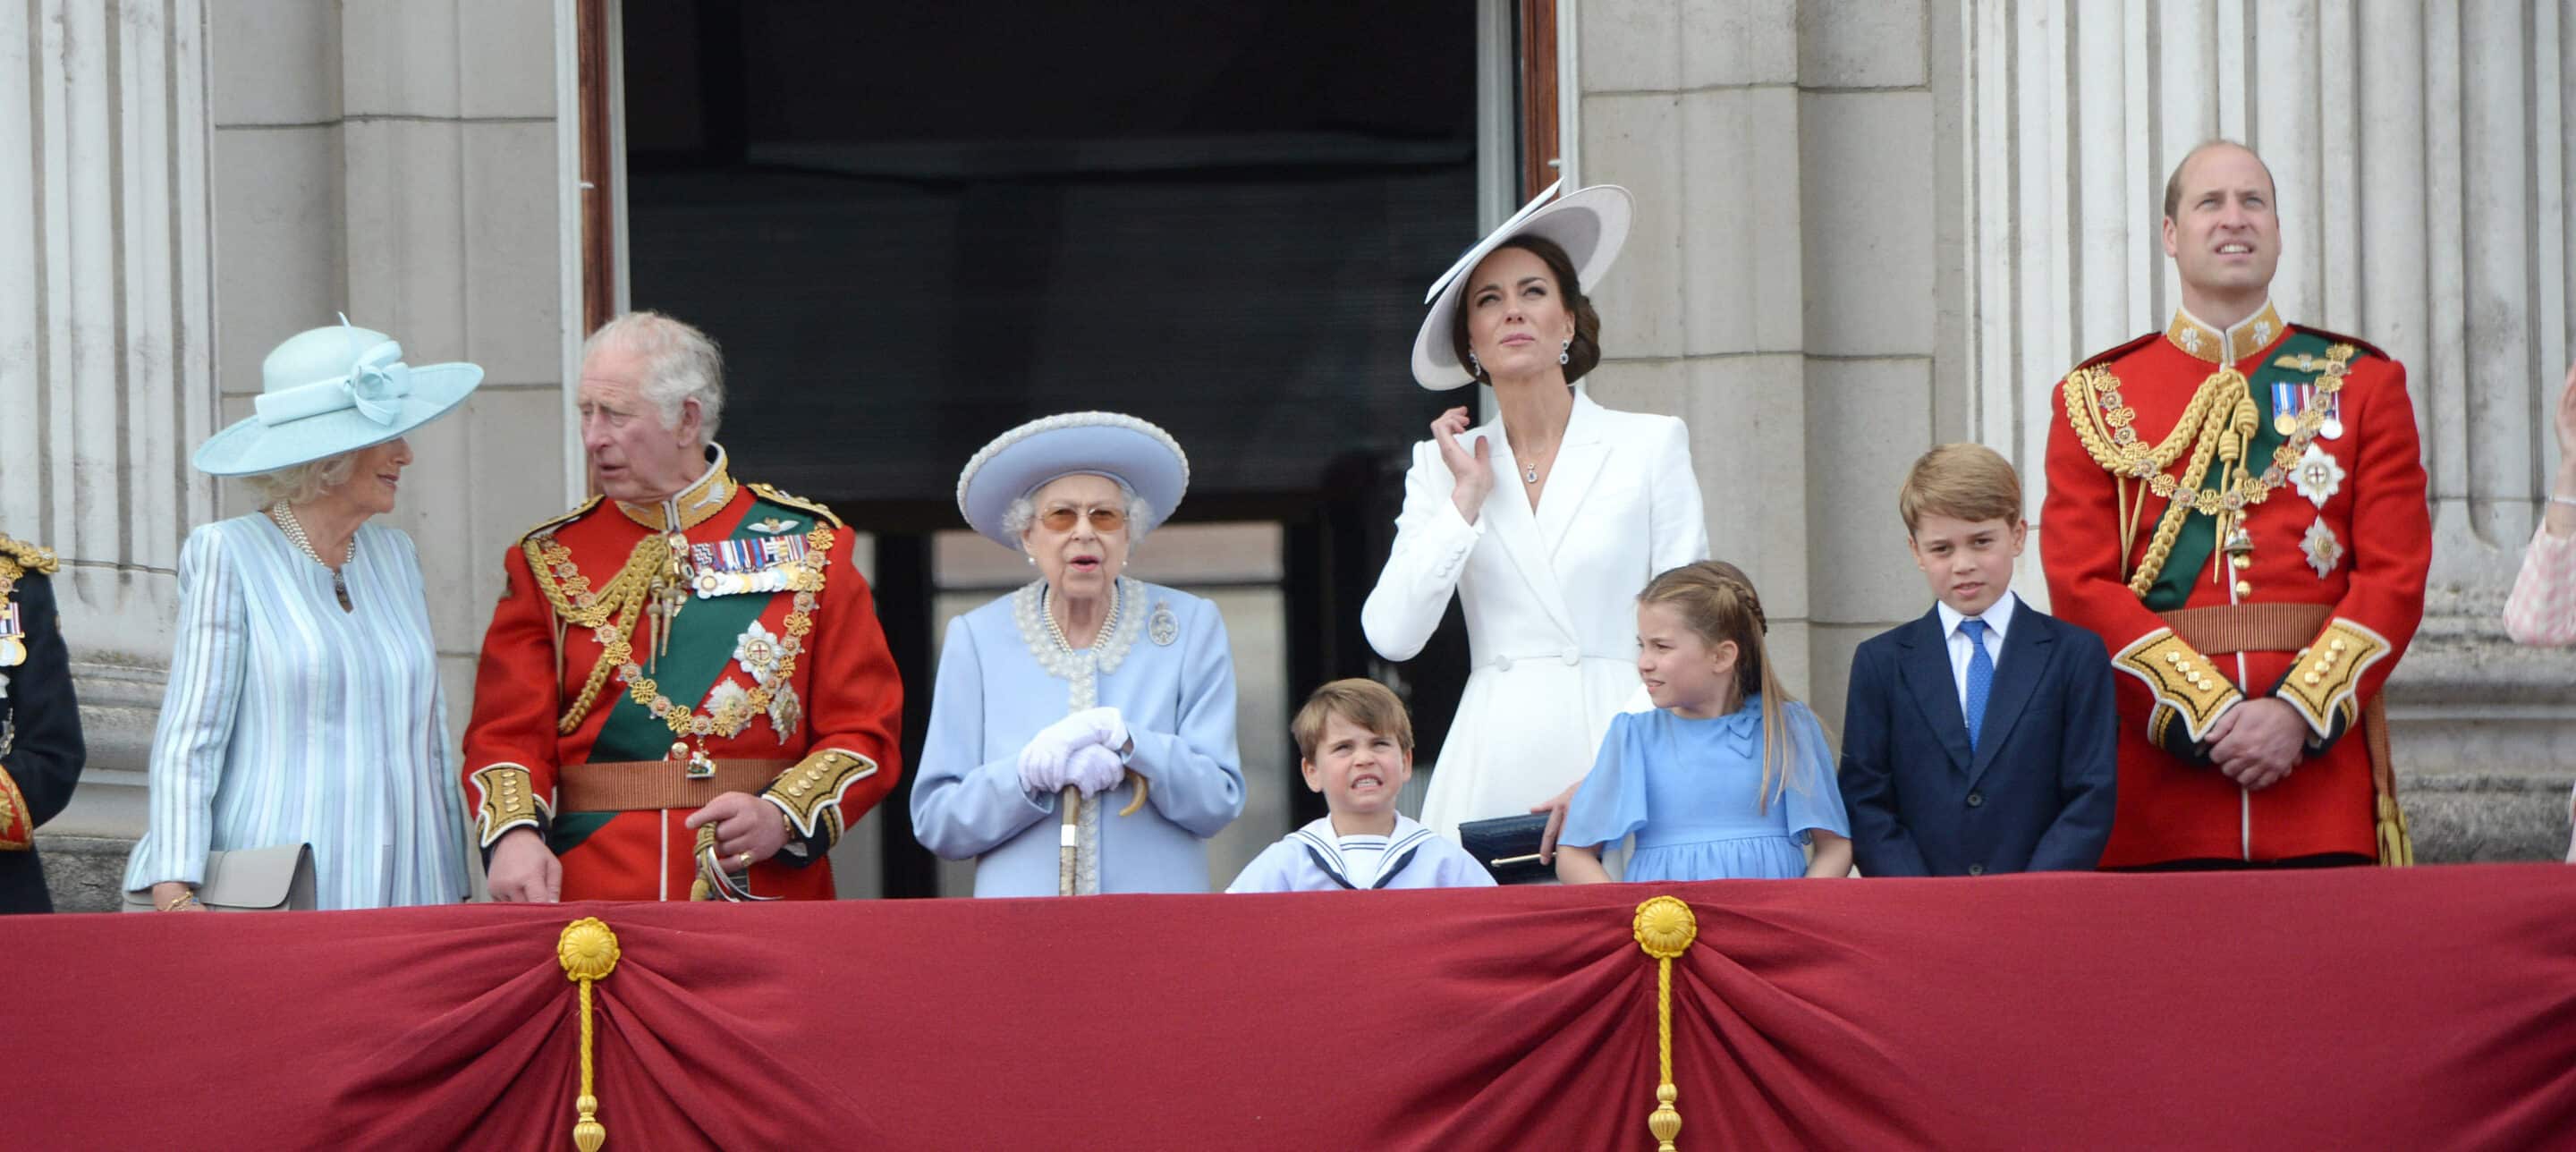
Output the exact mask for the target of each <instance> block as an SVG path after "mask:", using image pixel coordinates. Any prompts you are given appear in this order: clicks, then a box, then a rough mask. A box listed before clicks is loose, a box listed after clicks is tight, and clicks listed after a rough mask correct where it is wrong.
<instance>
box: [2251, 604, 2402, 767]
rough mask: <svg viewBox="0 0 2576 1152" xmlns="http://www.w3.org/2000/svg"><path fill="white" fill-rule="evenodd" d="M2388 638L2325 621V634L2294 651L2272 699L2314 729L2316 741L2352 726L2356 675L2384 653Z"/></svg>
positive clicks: (2337, 620)
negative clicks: (2295, 655)
mask: <svg viewBox="0 0 2576 1152" xmlns="http://www.w3.org/2000/svg"><path fill="white" fill-rule="evenodd" d="M2390 647H2391V645H2390V644H2389V643H2388V638H2387V637H2384V636H2381V635H2380V634H2379V633H2377V632H2373V631H2371V630H2370V629H2368V628H2365V627H2363V626H2362V625H2360V624H2356V623H2354V622H2352V621H2350V620H2346V619H2344V618H2342V617H2340V616H2338V617H2335V618H2334V619H2332V620H2328V621H2326V629H2325V631H2323V632H2321V633H2318V634H2317V638H2316V639H2315V640H2313V641H2311V642H2309V644H2308V646H2307V647H2305V648H2302V649H2300V650H2299V658H2298V661H2297V662H2296V663H2294V664H2292V665H2291V666H2290V674H2289V676H2288V677H2287V678H2285V679H2283V680H2282V681H2281V687H2280V689H2279V692H2278V695H2279V696H2280V698H2281V699H2282V700H2283V701H2285V702H2287V703H2288V704H2289V705H2290V707H2292V708H2295V709H2298V711H2299V718H2300V719H2303V720H2306V721H2307V722H2308V727H2309V728H2311V729H2314V730H2315V731H2316V734H2317V739H2320V740H2331V739H2334V738H2335V736H2336V735H2337V734H2338V733H2340V732H2343V731H2345V730H2346V729H2349V728H2350V727H2352V724H2353V721H2354V719H2355V718H2356V717H2358V716H2359V714H2360V705H2359V703H2358V701H2357V700H2356V699H2355V694H2356V693H2357V692H2358V691H2359V690H2360V688H2361V674H2362V673H2363V672H2364V671H2367V670H2368V669H2369V668H2370V666H2371V665H2372V664H2373V663H2375V662H2377V661H2378V660H2379V658H2380V657H2382V656H2385V655H2387V654H2388V652H2389V649H2390Z"/></svg>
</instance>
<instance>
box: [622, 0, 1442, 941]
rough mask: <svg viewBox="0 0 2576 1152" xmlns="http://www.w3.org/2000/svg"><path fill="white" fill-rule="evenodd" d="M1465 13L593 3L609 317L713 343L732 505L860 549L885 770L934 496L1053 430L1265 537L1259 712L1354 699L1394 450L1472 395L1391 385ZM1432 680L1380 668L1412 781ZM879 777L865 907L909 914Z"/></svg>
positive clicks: (919, 673)
mask: <svg viewBox="0 0 2576 1152" xmlns="http://www.w3.org/2000/svg"><path fill="white" fill-rule="evenodd" d="M1477 7H1478V5H1477V3H1476V0H1440V2H1420V3H1396V4H1383V5H1348V6H1342V5H1317V4H1311V3H1303V2H1299V0H1230V2H1227V3H1192V2H1181V0H1145V2H1141V3H1121V4H1114V5H1113V4H1099V3H1092V4H1083V3H1075V4H1063V5H1027V4H1018V3H1005V2H1000V0H959V2H953V3H948V4H941V5H850V4H842V3H825V2H820V0H800V2H788V0H771V2H765V3H734V2H732V0H625V2H624V4H623V5H622V9H621V19H622V28H621V36H620V48H621V50H622V52H623V58H624V71H623V83H624V113H625V119H624V132H625V143H626V162H627V167H628V179H627V181H626V185H625V188H624V195H623V200H624V205H625V212H626V230H627V237H628V241H627V252H628V269H627V273H628V279H629V284H630V296H631V300H632V302H633V305H634V306H635V307H638V308H656V309H661V310H663V311H667V312H670V313H672V314H674V315H677V316H680V317H682V318H684V319H687V320H689V321H690V322H692V323H695V324H697V325H699V326H701V327H703V328H705V329H706V330H707V331H708V332H709V333H710V334H712V335H713V336H715V338H716V339H717V340H718V341H719V342H721V343H722V344H723V346H724V349H725V354H726V359H727V361H728V366H729V368H730V371H729V373H728V378H729V379H728V383H729V387H730V388H731V396H730V398H729V404H728V408H727V413H726V419H725V426H724V429H723V439H724V441H725V443H726V446H727V448H728V449H729V450H730V451H731V452H732V454H733V457H734V459H735V461H736V468H737V470H738V471H739V472H740V473H741V474H742V475H743V476H744V477H745V478H747V479H758V480H764V481H767V482H770V483H774V484H778V485H780V486H782V487H785V488H787V489H789V490H791V491H794V492H797V493H799V494H801V495H806V496H810V497H813V498H816V499H820V500H823V501H825V502H827V503H830V504H831V505H832V506H833V507H834V508H835V509H836V510H838V511H839V512H840V513H841V514H842V515H843V517H844V518H845V519H847V520H849V521H850V522H851V523H852V524H853V525H854V526H856V527H858V528H859V529H861V530H862V531H865V532H868V533H871V534H873V536H874V538H875V539H874V553H873V556H874V563H875V584H876V587H877V592H878V605H879V613H880V616H881V617H882V619H883V623H884V624H885V627H886V631H887V633H888V638H889V640H890V641H891V642H892V643H894V645H895V646H896V658H897V660H898V662H899V663H900V664H901V665H902V668H903V671H904V675H905V687H906V717H905V734H906V744H907V747H906V750H905V751H906V763H907V766H909V764H911V763H912V762H914V761H915V759H916V758H917V754H918V751H919V748H918V741H919V739H920V733H921V732H922V731H923V729H924V728H925V727H926V722H927V719H928V709H929V703H930V688H931V682H932V679H933V673H934V670H935V662H934V658H933V655H932V651H933V649H932V645H933V641H934V636H935V633H934V631H933V628H934V620H933V602H934V600H935V599H936V598H937V596H938V592H939V585H938V578H937V574H936V572H935V570H934V563H933V556H934V551H935V549H934V548H933V546H932V544H933V537H934V536H935V534H937V533H940V532H942V531H946V530H952V529H955V528H956V527H958V520H957V512H956V509H955V504H954V490H955V485H956V477H957V469H958V468H959V466H960V465H961V464H963V463H964V461H965V460H966V458H967V457H968V456H969V455H970V454H971V453H972V452H973V451H974V450H975V449H976V448H978V447H980V446H981V445H982V444H983V443H984V442H985V441H986V440H988V439H990V438H991V437H992V436H993V435H995V434H996V433H998V432H1000V431H1002V430H1004V429H1006V428H1008V427H1010V426H1012V425H1014V424H1017V423H1019V422H1021V421H1023V420H1027V419H1030V418H1033V417H1036V416H1040V415H1045V414H1048V413H1052V412H1059V411H1068V410H1077V409H1112V410H1117V411H1123V412H1128V413H1132V414H1134V415H1137V416H1141V417H1143V418H1145V419H1148V420H1152V421H1154V422H1155V423H1158V424H1161V425H1162V426H1163V427H1165V428H1167V429H1169V430H1170V431H1171V432H1172V433H1173V435H1174V436H1175V437H1176V438H1178V439H1179V440H1180V442H1181V443H1182V444H1183V445H1184V446H1185V447H1186V448H1187V449H1188V450H1189V452H1190V457H1191V465H1192V481H1191V489H1190V495H1189V498H1188V500H1187V502H1186V503H1184V504H1183V506H1182V507H1181V509H1180V511H1179V515H1178V520H1179V521H1182V522H1196V523H1214V522H1229V521H1232V522H1241V521H1253V522H1262V523H1267V524H1271V525H1275V526H1276V527H1277V530H1278V531H1279V532H1280V533H1281V535H1280V540H1281V544H1280V562H1279V564H1278V576H1277V579H1278V583H1279V587H1280V589H1281V592H1282V594H1283V595H1282V597H1281V602H1282V604H1283V610H1282V614H1283V615H1284V620H1283V621H1282V622H1281V624H1280V627H1279V629H1278V633H1279V639H1278V643H1279V644H1280V645H1281V647H1282V649H1283V652H1282V658H1283V660H1284V664H1285V669H1286V674H1285V677H1284V681H1283V683H1284V687H1285V691H1286V692H1287V693H1288V694H1289V695H1291V696H1292V697H1297V698H1302V695H1303V693H1304V691H1305V690H1306V689H1308V688H1310V687H1312V686H1313V685H1314V684H1315V683H1318V682H1320V681H1322V680H1324V679H1328V678H1331V677H1334V676H1342V675H1365V674H1369V673H1370V672H1371V671H1372V670H1373V664H1374V661H1373V657H1372V655H1371V653H1370V652H1369V651H1368V648H1367V645H1366V642H1365V640H1364V639H1362V637H1361V636H1360V634H1359V626H1358V618H1359V605H1360V601H1361V600H1362V599H1363V598H1364V597H1365V596H1366V595H1367V592H1368V588H1369V586H1370V584H1371V583H1372V582H1373V581H1374V579H1375V577H1376V571H1377V566H1378V565H1379V564H1380V563H1382V562H1383V560H1384V558H1385V555H1386V548H1387V542H1388V539H1389V537H1390V534H1391V531H1392V520H1393V518H1394V514H1395V511H1396V507H1397V504H1398V501H1399V500H1400V496H1401V484H1400V477H1401V474H1402V471H1403V467H1404V464H1405V460H1406V450H1407V447H1408V446H1409V445H1410V444H1411V443H1412V442H1413V441H1414V440H1417V439H1419V438H1421V437H1422V435H1423V434H1424V433H1423V429H1424V426H1425V424H1426V423H1427V422H1428V421H1429V420H1430V418H1431V417H1432V416H1433V415H1435V414H1437V412H1438V411H1439V410H1440V409H1441V408H1442V407H1444V406H1446V405H1448V404H1452V403H1458V402H1472V400H1466V399H1463V398H1464V397H1465V396H1466V394H1464V393H1457V394H1445V395H1443V394H1433V393H1428V392H1424V391H1422V390H1420V389H1418V388H1416V387H1415V386H1414V385H1413V383H1412V381H1411V379H1410V377H1409V375H1408V373H1407V372H1406V369H1405V364H1406V362H1407V355H1408V350H1409V348H1410V344H1411V340H1412V336H1413V330H1414V327H1415V325H1416V324H1417V323H1418V322H1419V320H1420V317H1421V293H1422V289H1423V286H1424V285H1425V284H1427V283H1428V282H1429V280H1430V278H1431V277H1432V276H1434V275H1436V274H1437V273H1438V272H1439V271H1440V270H1441V269H1442V268H1444V267H1446V266H1447V264H1448V262H1449V261H1450V260H1452V259H1454V258H1455V256H1456V255H1457V253H1458V252H1459V250H1460V249H1461V248H1463V247H1464V246H1465V245H1466V244H1467V243H1469V242H1471V241H1472V240H1473V239H1474V237H1475V233H1476V227H1475V223H1476V208H1477V198H1476V192H1477V189H1476V168H1475V160H1476V155H1475V129H1476V76H1475V37H1474V28H1475V17H1476V12H1477ZM1453 616H1454V610H1453ZM1464 663H1465V659H1464V643H1463V640H1461V639H1460V638H1459V633H1458V630H1457V629H1456V627H1455V622H1454V620H1453V622H1452V624H1451V626H1449V627H1447V628H1444V629H1443V637H1442V639H1441V640H1439V641H1436V642H1435V647H1434V649H1433V650H1431V651H1428V652H1426V653H1425V656H1424V657H1423V658H1422V659H1419V660H1417V661H1415V662H1414V664H1413V665H1412V666H1410V667H1409V668H1408V669H1407V671H1408V674H1409V675H1410V676H1411V677H1412V678H1413V680H1414V683H1413V684H1411V685H1410V686H1411V687H1413V688H1414V689H1415V691H1414V692H1413V693H1411V695H1412V696H1413V701H1414V704H1415V708H1416V720H1417V725H1418V727H1419V728H1420V730H1421V734H1422V737H1423V744H1424V747H1425V750H1426V753H1427V752H1428V750H1430V749H1433V748H1436V747H1437V744H1438V740H1439V737H1440V735H1441V734H1442V733H1443V732H1445V729H1446V724H1447V719H1448V716H1447V713H1448V711H1449V710H1450V709H1451V708H1453V707H1454V705H1455V702H1456V699H1457V692H1458V685H1459V684H1460V683H1462V682H1463V678H1464V675H1463V666H1464ZM1378 671H1381V672H1382V671H1383V670H1382V669H1379V670H1378ZM1293 706H1294V700H1293V699H1292V700H1290V701H1289V703H1288V707H1290V708H1293ZM1243 736H1244V753H1245V760H1246V763H1247V768H1248V769H1249V766H1250V765H1252V764H1253V763H1256V762H1260V761H1265V760H1266V761H1267V762H1269V763H1271V764H1273V765H1276V764H1277V763H1278V762H1279V761H1278V755H1277V753H1278V750H1280V749H1282V748H1287V747H1288V737H1287V733H1286V732H1285V730H1284V729H1281V730H1278V731H1272V732H1252V731H1247V732H1245V733H1244V734H1243ZM1257 742H1266V743H1267V748H1266V749H1265V750H1264V751H1265V753H1266V754H1265V755H1263V756H1260V757H1256V755H1255V750H1256V747H1257V746H1258V744H1257ZM1294 760H1295V757H1294V753H1293V749H1291V750H1290V751H1289V752H1288V753H1287V756H1286V762H1287V765H1288V769H1287V770H1288V772H1289V774H1290V775H1292V776H1293V774H1294ZM909 775H910V774H909V773H908V772H907V774H906V779H907V789H906V790H905V791H899V792H898V793H897V794H896V795H895V796H894V797H893V798H891V799H890V800H889V801H888V802H887V803H886V804H885V805H884V806H883V807H882V808H881V809H880V811H881V812H882V813H883V816H882V818H881V821H879V822H878V827H879V828H880V829H881V838H880V841H879V843H880V845H881V849H880V857H879V863H880V866H881V888H882V891H883V892H884V893H885V894H886V895H929V894H935V893H936V891H937V869H936V865H935V862H934V861H932V860H931V858H930V857H929V855H928V853H926V852H925V851H923V850H922V849H920V848H919V847H918V845H917V844H916V843H915V841H914V839H913V837H912V835H911V829H910V825H909V820H908V817H907V805H908V800H909V793H908V783H909ZM1291 791H1292V793H1293V794H1294V796H1296V797H1300V798H1302V797H1303V796H1304V795H1305V794H1304V792H1303V789H1302V788H1293V789H1292V790H1291ZM1293 812H1294V815H1295V816H1296V818H1297V819H1304V818H1307V817H1308V816H1310V815H1312V814H1315V813H1318V812H1320V806H1319V805H1308V804H1305V803H1303V802H1300V803H1298V804H1296V805H1293ZM1272 834H1274V835H1275V834H1276V833H1272ZM1221 879H1222V877H1220V880H1221Z"/></svg>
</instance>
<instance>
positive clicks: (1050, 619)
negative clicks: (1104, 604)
mask: <svg viewBox="0 0 2576 1152" xmlns="http://www.w3.org/2000/svg"><path fill="white" fill-rule="evenodd" d="M1054 593H1055V589H1054V588H1052V587H1050V588H1048V589H1047V590H1046V592H1045V593H1044V594H1042V595H1040V596H1039V598H1038V615H1039V617H1041V618H1043V619H1044V620H1045V621H1046V630H1047V638H1048V639H1050V640H1053V641H1055V646H1056V647H1057V648H1058V649H1060V650H1062V651H1064V652H1067V653H1071V652H1072V651H1074V647H1073V643H1072V642H1071V641H1069V640H1066V639H1065V638H1064V629H1063V628H1061V627H1059V626H1058V625H1057V624H1056V622H1055V611H1054V610H1053V609H1051V608H1049V607H1047V601H1049V600H1051V599H1053V598H1054ZM1125 599H1126V597H1123V596H1120V595H1119V594H1118V586H1117V585H1116V584H1114V583H1113V584H1111V585H1110V586H1109V615H1108V616H1107V617H1105V618H1104V619H1102V620H1101V621H1100V631H1099V632H1097V633H1094V634H1093V636H1092V639H1091V643H1092V646H1093V647H1095V648H1097V647H1099V645H1100V638H1101V637H1103V636H1110V635H1114V634H1116V633H1117V631H1118V610H1119V609H1120V608H1123V607H1125V606H1126V605H1125V604H1124V603H1123V601H1125Z"/></svg>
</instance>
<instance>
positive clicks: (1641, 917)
mask: <svg viewBox="0 0 2576 1152" xmlns="http://www.w3.org/2000/svg"><path fill="white" fill-rule="evenodd" d="M1629 931H1630V934H1631V935H1633V936H1635V937H1636V939H1637V947H1638V948H1640V949H1643V950H1644V951H1645V953H1646V955H1648V956H1652V957H1654V958H1655V1053H1656V1056H1657V1057H1658V1059H1659V1060H1660V1062H1661V1063H1660V1067H1661V1069H1662V1072H1663V1079H1662V1080H1661V1081H1660V1082H1658V1083H1657V1084H1656V1085H1655V1111H1654V1113H1653V1114H1652V1115H1649V1116H1648V1117H1646V1130H1647V1131H1648V1132H1651V1133H1653V1134H1654V1137H1655V1149H1656V1152H1673V1139H1674V1138H1675V1137H1677V1136H1680V1135H1681V1133H1682V1114H1681V1113H1680V1112H1679V1111H1678V1110H1676V1109H1675V1108H1674V1107H1673V1101H1674V1100H1675V1099H1677V1098H1678V1097H1679V1096H1680V1093H1679V1092H1677V1091H1675V1090H1674V1088H1673V958H1674V957H1677V956H1679V955H1681V954H1682V953H1683V951H1685V950H1687V949H1688V948H1689V947H1690V946H1691V941H1693V940H1697V939H1699V919H1698V918H1697V917H1695V916H1693V915H1691V910H1690V905H1688V904H1684V903H1682V902H1681V901H1679V900H1676V899H1674V898H1672V897H1670V896H1657V897H1654V898H1652V899H1650V900H1647V901H1646V902H1645V903H1643V904H1639V905H1637V918H1636V921H1635V922H1634V923H1633V924H1632V925H1631V926H1630V929H1629Z"/></svg>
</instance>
